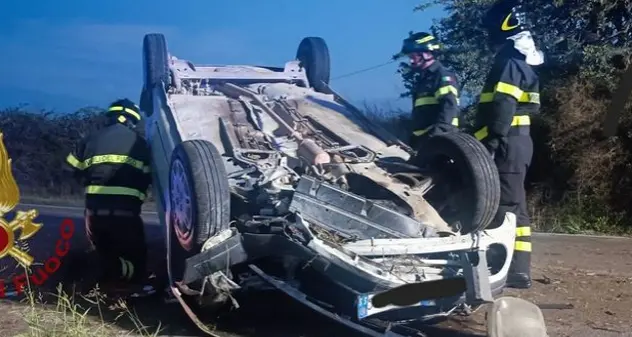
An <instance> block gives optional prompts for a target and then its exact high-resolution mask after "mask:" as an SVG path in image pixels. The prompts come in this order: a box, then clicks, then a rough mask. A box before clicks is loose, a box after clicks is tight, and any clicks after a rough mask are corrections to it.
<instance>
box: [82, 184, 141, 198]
mask: <svg viewBox="0 0 632 337" xmlns="http://www.w3.org/2000/svg"><path fill="white" fill-rule="evenodd" d="M86 193H87V194H104V195H128V196H132V197H137V198H138V199H140V200H145V193H143V192H141V191H139V190H137V189H133V188H129V187H120V186H97V185H90V186H87V187H86Z"/></svg>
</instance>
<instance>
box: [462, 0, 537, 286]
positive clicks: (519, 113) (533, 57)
mask: <svg viewBox="0 0 632 337" xmlns="http://www.w3.org/2000/svg"><path fill="white" fill-rule="evenodd" d="M484 25H485V26H486V29H487V31H488V33H489V37H490V42H491V45H492V47H493V49H494V51H495V52H496V56H495V58H494V63H493V65H492V68H491V70H490V73H489V75H488V76H487V79H486V81H485V84H484V86H483V92H482V93H481V96H480V102H479V106H478V114H477V116H476V121H475V125H476V129H475V130H476V133H475V137H476V138H477V139H479V140H480V141H481V142H482V143H483V144H484V145H485V146H486V147H487V149H489V151H490V153H491V154H492V156H494V160H495V162H496V165H497V167H498V173H499V174H500V183H501V198H500V207H499V210H498V214H497V216H496V219H495V222H496V223H500V222H502V219H504V215H505V212H512V213H514V214H516V216H517V232H516V244H515V248H514V257H513V260H512V263H511V268H510V270H509V276H508V280H507V286H509V287H513V288H529V287H531V271H530V270H531V221H530V219H529V215H528V213H527V204H526V194H525V188H524V183H525V177H526V174H527V170H528V168H529V166H530V164H531V159H532V156H533V142H532V140H531V136H530V124H531V118H530V115H531V114H534V113H537V112H538V111H539V109H540V94H539V86H540V84H539V80H538V76H537V75H536V73H535V72H534V70H533V69H532V66H537V65H540V64H542V63H543V55H542V52H540V51H539V50H537V49H536V48H535V44H534V42H533V39H532V37H531V33H530V32H529V31H528V28H527V25H526V21H525V14H524V12H522V8H521V6H520V5H519V4H517V3H516V2H512V1H502V0H501V1H499V2H498V3H496V4H495V5H494V6H492V8H491V9H490V10H489V11H488V12H487V14H486V15H485V18H484Z"/></svg>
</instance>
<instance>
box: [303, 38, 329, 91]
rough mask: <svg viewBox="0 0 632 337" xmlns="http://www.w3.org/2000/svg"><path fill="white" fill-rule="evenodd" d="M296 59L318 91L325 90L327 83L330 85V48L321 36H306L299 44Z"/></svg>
mask: <svg viewBox="0 0 632 337" xmlns="http://www.w3.org/2000/svg"><path fill="white" fill-rule="evenodd" d="M296 59H297V60H299V61H301V65H302V66H303V67H304V68H305V71H306V72H307V80H308V81H309V84H310V85H311V86H312V88H314V90H316V91H318V92H325V85H329V76H330V72H331V66H330V60H329V48H328V47H327V43H325V40H323V39H322V38H320V37H306V38H304V39H303V40H302V41H301V43H300V44H299V45H298V50H297V51H296Z"/></svg>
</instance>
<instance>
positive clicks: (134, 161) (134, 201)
mask: <svg viewBox="0 0 632 337" xmlns="http://www.w3.org/2000/svg"><path fill="white" fill-rule="evenodd" d="M84 156H85V158H86V160H87V161H88V162H89V164H88V165H87V166H88V167H87V168H86V172H85V176H84V177H85V180H84V181H85V186H86V208H89V209H93V208H104V207H107V208H111V209H119V210H130V211H140V207H141V206H142V203H143V201H144V199H145V194H146V192H147V189H148V187H149V184H150V181H149V179H148V176H149V174H148V172H149V158H150V156H149V149H148V145H147V142H146V141H145V139H144V138H142V137H141V136H140V135H139V134H138V133H137V132H136V131H135V130H133V129H130V128H129V127H127V126H125V125H123V124H119V123H116V124H112V125H109V126H107V127H105V128H103V129H101V130H99V131H97V132H95V133H94V134H92V135H91V136H90V137H89V138H88V139H87V142H86V144H85V152H84Z"/></svg>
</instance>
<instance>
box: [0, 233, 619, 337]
mask: <svg viewBox="0 0 632 337" xmlns="http://www.w3.org/2000/svg"><path fill="white" fill-rule="evenodd" d="M533 241H534V254H533V278H534V286H533V287H532V289H529V290H527V291H522V290H521V291H516V290H508V291H506V295H510V296H518V297H523V298H526V299H529V300H531V301H533V302H535V303H536V304H539V305H541V306H543V307H544V310H543V311H544V315H545V318H546V320H547V324H548V329H549V334H550V336H552V337H553V336H560V337H566V336H573V337H581V336H586V337H600V336H604V337H610V336H632V333H630V332H631V331H632V314H630V312H631V311H630V308H631V307H632V239H620V238H605V237H582V236H572V237H571V236H557V235H553V236H540V235H538V236H536V237H534V238H533ZM267 296H270V297H267ZM130 305H132V307H133V308H134V310H135V315H136V316H137V317H138V319H140V321H141V322H142V323H143V324H145V325H147V326H149V327H150V328H149V329H148V330H149V331H155V327H156V326H157V325H158V323H160V325H161V328H162V330H163V332H162V334H163V335H165V336H202V333H201V332H199V331H198V330H197V329H195V328H194V327H193V326H192V324H191V323H190V322H189V321H188V319H187V317H186V316H185V315H184V314H183V312H182V310H181V309H180V308H179V306H178V304H175V303H174V304H164V303H163V301H162V300H161V298H159V297H155V298H147V299H138V300H136V301H135V302H134V303H130ZM551 307H553V308H551ZM42 310H43V309H42ZM27 311H28V305H25V304H20V303H16V302H11V301H7V300H0V312H2V315H0V337H3V336H7V337H8V336H17V335H19V334H20V333H25V332H28V325H27V322H26V320H28V319H27V316H28V315H27V314H26V312H27ZM105 311H107V309H106V310H105ZM96 312H97V311H96V310H93V311H92V314H91V317H92V318H91V319H90V321H91V322H92V323H90V324H94V325H95V326H96V325H98V324H100V323H98V321H100V320H101V318H98V316H97V315H96ZM117 312H119V313H120V310H118V311H116V312H108V313H106V314H102V316H104V317H103V320H104V321H106V322H113V321H114V316H116V313H117ZM31 313H32V311H31ZM112 326H113V328H112V329H111V331H117V332H119V333H123V332H129V331H130V330H134V329H135V325H134V324H133V322H130V320H129V319H127V318H125V317H123V318H120V319H118V321H117V322H115V323H112ZM151 327H154V328H153V330H152V328H151ZM217 329H218V334H221V335H222V336H226V337H228V336H234V337H246V336H255V335H256V336H285V337H293V336H296V337H298V336H303V337H315V336H323V337H324V336H327V337H331V336H334V337H335V336H353V334H352V333H351V332H350V331H348V330H346V329H343V328H342V327H340V326H338V325H337V324H334V323H332V322H329V321H328V320H326V319H324V318H322V317H320V316H319V315H316V314H314V313H312V312H311V311H309V310H308V309H306V308H303V307H300V306H298V305H297V304H295V303H293V302H292V301H291V300H289V299H287V298H284V297H282V296H281V297H279V296H278V295H275V294H268V295H262V296H261V297H258V298H254V299H253V298H251V299H248V300H247V301H246V303H244V307H243V308H242V309H241V310H238V311H236V312H234V313H231V314H229V315H227V316H226V317H224V318H223V319H221V320H220V321H219V322H218V325H217ZM444 329H447V330H444ZM86 330H90V329H86ZM93 330H94V329H93ZM255 331H256V334H255ZM73 335H74V336H96V335H92V334H89V335H88V334H86V335H81V334H79V333H77V334H73ZM102 335H103V334H102ZM428 335H429V336H442V337H446V336H454V337H456V336H484V335H485V324H484V309H482V310H480V311H479V312H477V313H475V314H474V315H473V316H471V317H465V318H461V317H459V318H454V319H450V320H449V321H447V322H443V323H441V324H439V326H438V330H437V329H430V330H429V331H428ZM25 336H61V335H60V334H37V335H36V334H31V335H25Z"/></svg>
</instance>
